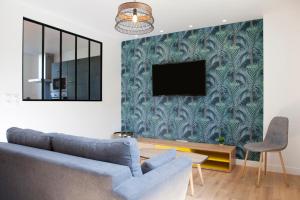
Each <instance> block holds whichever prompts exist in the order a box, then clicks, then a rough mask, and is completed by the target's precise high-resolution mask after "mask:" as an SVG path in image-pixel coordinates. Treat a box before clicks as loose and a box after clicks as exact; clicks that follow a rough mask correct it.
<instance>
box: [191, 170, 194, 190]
mask: <svg viewBox="0 0 300 200" xmlns="http://www.w3.org/2000/svg"><path fill="white" fill-rule="evenodd" d="M190 189H191V195H192V196H194V181H193V169H192V172H191V175H190Z"/></svg>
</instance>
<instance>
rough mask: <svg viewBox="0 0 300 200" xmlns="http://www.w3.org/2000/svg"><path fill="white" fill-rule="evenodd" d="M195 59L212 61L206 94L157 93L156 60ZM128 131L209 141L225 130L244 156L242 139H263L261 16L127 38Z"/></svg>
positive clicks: (124, 97)
mask: <svg viewBox="0 0 300 200" xmlns="http://www.w3.org/2000/svg"><path fill="white" fill-rule="evenodd" d="M195 60H206V87H207V95H206V96H203V97H202V96H199V97H191V96H158V97H153V96H152V80H151V75H152V65H153V64H163V63H176V62H186V61H195ZM122 130H123V131H133V132H135V133H137V134H139V135H141V136H143V137H151V138H163V139H170V140H175V139H182V140H188V141H193V142H205V143H216V138H218V137H219V136H220V135H221V136H224V137H225V144H228V145H235V146H236V147H237V155H236V156H237V158H239V159H243V158H244V154H245V152H244V149H243V146H244V144H245V143H247V142H249V141H251V142H256V141H262V138H263V20H253V21H247V22H241V23H234V24H228V25H222V26H216V27H208V28H202V29H198V30H189V31H183V32H176V33H170V34H164V35H158V36H154V37H148V38H141V39H136V40H130V41H124V42H122ZM249 156H250V158H249V159H252V160H258V155H257V154H251V155H249Z"/></svg>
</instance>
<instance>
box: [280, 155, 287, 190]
mask: <svg viewBox="0 0 300 200" xmlns="http://www.w3.org/2000/svg"><path fill="white" fill-rule="evenodd" d="M278 153H279V158H280V162H281V167H282V171H283V177H284V181H285V183H286V185H289V183H288V180H287V175H286V169H285V165H284V162H283V157H282V154H281V151H279V152H278Z"/></svg>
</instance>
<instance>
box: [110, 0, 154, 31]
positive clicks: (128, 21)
mask: <svg viewBox="0 0 300 200" xmlns="http://www.w3.org/2000/svg"><path fill="white" fill-rule="evenodd" d="M153 23H154V19H153V16H152V8H151V7H150V6H149V5H147V4H145V3H141V2H136V1H134V2H126V3H123V4H121V5H120V6H119V9H118V14H117V16H116V25H115V29H116V30H117V31H119V32H121V33H125V34H129V35H142V34H146V33H150V32H152V31H153V29H154V26H153Z"/></svg>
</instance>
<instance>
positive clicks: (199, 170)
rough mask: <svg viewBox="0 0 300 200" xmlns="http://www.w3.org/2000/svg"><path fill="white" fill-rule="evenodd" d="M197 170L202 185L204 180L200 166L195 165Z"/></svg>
mask: <svg viewBox="0 0 300 200" xmlns="http://www.w3.org/2000/svg"><path fill="white" fill-rule="evenodd" d="M197 169H198V172H199V176H200V181H201V184H202V185H204V180H203V175H202V169H201V165H199V164H198V165H197Z"/></svg>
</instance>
